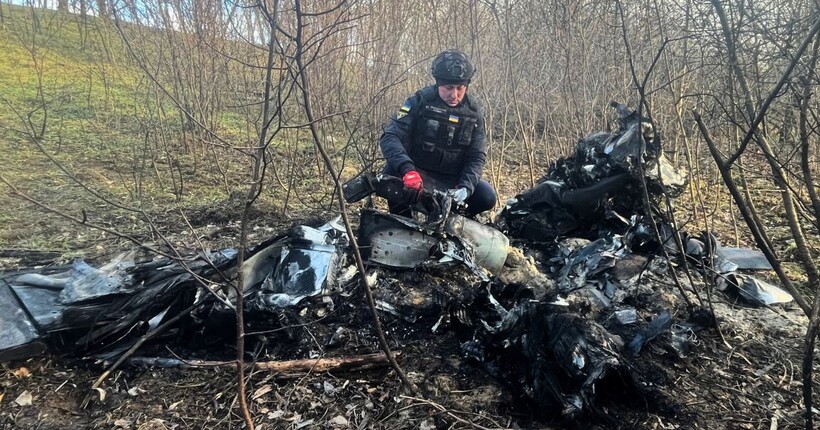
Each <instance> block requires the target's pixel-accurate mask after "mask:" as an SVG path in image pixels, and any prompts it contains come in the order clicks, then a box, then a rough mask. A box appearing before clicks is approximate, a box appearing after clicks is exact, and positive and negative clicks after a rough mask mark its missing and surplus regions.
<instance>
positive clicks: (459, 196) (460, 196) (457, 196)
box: [447, 188, 470, 203]
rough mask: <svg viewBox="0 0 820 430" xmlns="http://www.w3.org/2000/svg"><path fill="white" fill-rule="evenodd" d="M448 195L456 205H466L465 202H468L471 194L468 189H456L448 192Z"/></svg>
mask: <svg viewBox="0 0 820 430" xmlns="http://www.w3.org/2000/svg"><path fill="white" fill-rule="evenodd" d="M447 194H448V195H449V196H450V197H451V198H452V199H453V201H454V202H456V203H464V200H467V197H470V192H469V191H467V189H466V188H456V189H453V190H447Z"/></svg>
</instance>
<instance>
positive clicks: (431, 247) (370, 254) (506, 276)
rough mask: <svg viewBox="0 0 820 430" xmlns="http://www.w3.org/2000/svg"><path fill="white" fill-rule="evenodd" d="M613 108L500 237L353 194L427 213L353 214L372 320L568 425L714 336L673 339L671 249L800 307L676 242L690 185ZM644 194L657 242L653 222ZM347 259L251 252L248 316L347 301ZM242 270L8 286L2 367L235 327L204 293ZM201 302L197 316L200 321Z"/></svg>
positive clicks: (754, 293) (340, 250) (47, 272)
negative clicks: (453, 346)
mask: <svg viewBox="0 0 820 430" xmlns="http://www.w3.org/2000/svg"><path fill="white" fill-rule="evenodd" d="M614 107H615V108H616V112H617V114H618V116H619V120H618V127H617V129H616V130H615V131H614V132H611V133H608V132H601V133H595V134H592V135H590V136H587V137H585V138H583V139H581V140H580V141H579V143H578V145H577V147H576V150H575V153H574V154H572V155H571V156H569V157H566V158H562V159H560V160H558V161H557V162H555V163H554V164H553V165H552V166H550V169H549V172H548V174H547V175H546V176H545V177H544V178H542V179H541V180H540V181H539V182H538V184H537V185H536V186H535V187H533V188H532V189H529V190H527V191H525V192H523V193H521V194H519V195H518V196H516V197H515V198H513V199H511V200H510V201H508V202H507V204H506V205H505V207H504V208H503V209H502V210H501V211H500V212H499V213H498V215H497V217H496V220H495V223H494V224H492V225H485V224H482V223H479V222H477V221H475V220H472V219H469V218H466V217H463V216H461V215H459V214H458V213H457V212H458V208H457V207H453V202H452V200H451V199H450V198H449V197H448V196H447V195H446V194H445V193H441V192H438V191H432V192H428V191H422V192H419V191H416V190H409V189H405V188H404V187H403V184H402V181H401V180H400V179H397V178H391V177H387V176H382V175H374V174H363V175H360V176H358V177H356V178H354V179H352V180H351V181H349V182H348V183H346V184H345V186H344V193H345V199H346V200H347V201H348V202H356V201H360V200H363V199H365V198H370V196H371V195H373V194H375V195H378V196H380V197H383V198H385V199H387V200H390V201H393V202H402V203H408V204H411V206H412V207H413V208H414V210H415V211H416V212H417V213H418V214H420V216H419V217H418V218H419V219H418V220H417V219H408V218H404V217H400V216H396V215H392V214H387V213H383V212H379V211H377V210H374V209H371V208H365V209H363V210H362V212H361V219H360V223H359V228H358V236H359V237H358V242H359V245H360V248H361V250H362V253H363V257H364V258H365V259H366V260H367V261H368V262H369V263H370V264H372V265H373V266H378V267H381V269H379V270H380V271H381V275H382V276H381V277H380V279H379V280H378V282H376V283H375V286H374V294H375V296H376V303H377V307H378V308H379V309H380V310H381V311H383V312H385V313H388V314H390V315H392V316H393V317H395V318H398V319H401V320H403V321H404V322H406V323H408V324H416V325H417V324H430V325H429V327H430V328H431V329H432V330H433V331H434V332H441V331H443V330H446V329H447V328H448V327H449V328H452V329H453V330H456V331H458V333H459V338H460V339H462V343H461V352H462V354H463V356H464V357H465V359H467V360H470V361H472V362H475V363H477V364H478V365H480V366H482V367H483V368H484V369H485V370H487V371H488V372H489V373H490V374H492V375H493V376H495V377H497V378H498V380H499V381H500V382H501V383H502V384H507V385H508V386H509V387H510V388H511V389H512V390H515V391H516V392H518V393H519V394H520V395H522V396H523V397H525V398H528V399H529V400H530V401H532V402H533V403H534V404H535V405H538V406H539V407H541V408H542V410H552V411H560V413H559V415H563V416H565V417H569V418H572V417H575V416H578V415H579V414H582V413H585V412H588V411H594V410H595V396H596V385H600V384H602V383H603V381H605V380H608V379H609V380H617V381H619V382H618V383H619V384H627V385H629V384H630V383H629V381H633V380H634V378H632V377H631V376H630V370H629V369H630V367H629V366H628V365H626V364H627V363H628V362H629V361H630V360H635V359H636V358H637V357H638V355H639V354H640V351H641V349H642V348H643V347H644V346H645V345H646V344H647V343H648V342H653V341H654V342H658V343H661V344H663V347H664V348H665V349H666V350H668V351H670V352H671V353H673V354H676V355H678V356H685V355H687V354H689V353H690V350H691V346H690V340H691V339H692V337H693V336H694V333H695V332H696V331H698V330H700V329H703V328H705V327H708V326H710V325H711V324H713V323H714V321H713V318H714V317H713V316H712V315H711V314H710V313H708V312H706V311H704V310H694V309H689V310H688V314H689V317H688V319H687V320H684V321H678V322H676V323H674V324H673V314H674V313H675V309H674V305H675V303H670V301H669V300H662V299H658V297H659V291H658V290H660V289H668V287H658V286H657V284H653V282H652V280H653V279H663V278H665V277H667V276H668V271H669V270H676V269H675V268H674V267H671V266H670V265H668V264H666V263H667V262H666V260H663V259H658V258H652V256H653V255H657V254H659V253H660V251H661V250H662V249H665V251H666V252H667V253H668V254H669V255H671V256H672V257H675V259H677V260H678V261H679V262H680V261H683V260H686V261H688V262H689V263H692V265H693V266H695V267H700V268H706V267H710V269H709V270H710V271H711V272H710V273H714V274H716V275H714V276H715V278H716V279H717V280H718V282H719V286H720V287H721V288H722V289H724V290H725V291H726V292H727V293H729V294H736V295H737V296H739V297H740V298H742V299H744V300H747V301H749V302H751V303H755V304H758V305H765V306H768V305H772V304H775V303H783V302H788V301H790V300H791V297H790V296H789V295H788V294H787V293H786V292H784V291H782V290H781V289H779V288H777V287H775V286H773V285H771V284H768V283H766V282H764V281H762V280H759V279H756V278H754V277H752V276H749V275H747V274H740V273H737V271H738V270H740V269H750V270H767V269H771V267H770V266H769V265H768V262H767V261H766V259H765V258H764V257H763V256H762V254H761V253H759V252H758V251H754V250H744V249H736V248H724V247H721V246H719V244H718V243H717V240H716V239H715V238H714V237H695V236H690V235H688V234H686V233H678V232H676V231H675V229H674V228H673V227H672V225H671V223H670V222H669V221H668V219H666V217H664V216H663V215H662V212H661V211H660V210H659V208H658V207H657V205H656V204H655V203H654V201H655V200H659V199H660V198H661V197H662V196H663V195H664V193H667V194H669V195H673V196H674V195H676V194H678V193H680V191H681V190H682V189H683V188H684V186H685V177H684V175H682V174H681V173H680V172H679V171H678V170H677V169H676V168H675V167H674V166H672V164H671V163H670V162H669V161H668V160H667V159H666V158H665V156H664V155H663V153H662V151H661V148H660V139H659V137H658V136H657V135H656V134H655V129H654V126H653V125H652V124H651V122H649V121H648V120H646V119H645V118H641V117H640V116H639V114H638V113H636V112H632V111H630V110H629V109H627V108H625V107H624V106H622V105H614ZM644 179H645V182H644ZM642 182H643V183H644V184H645V187H646V191H647V193H648V195H649V197H650V199H649V202H648V203H649V204H650V205H651V206H653V207H652V208H651V212H652V214H653V217H655V218H656V219H655V224H656V225H657V230H655V227H653V226H652V225H651V224H652V223H651V221H650V220H647V219H646V212H645V211H644V209H643V208H644V206H645V202H644V200H643V197H642V196H643V193H642V188H641V183H642ZM656 231H657V234H655V232H656ZM676 234H680V240H675V235H676ZM511 241H512V243H513V245H511ZM679 244H680V245H679ZM348 245H349V240H348V237H347V236H346V234H345V230H344V228H342V227H341V226H340V225H339V224H338V220H336V221H331V222H328V223H327V224H325V225H323V226H320V227H310V226H298V227H295V228H293V229H291V230H290V231H289V232H287V233H286V234H282V235H279V236H277V237H274V238H271V239H269V240H267V241H265V242H263V243H261V244H259V245H257V246H255V247H253V248H252V249H250V250H249V252H248V255H249V257H248V258H247V260H246V262H245V264H244V265H243V266H242V269H241V270H242V271H243V275H244V276H243V279H244V285H243V297H244V303H245V312H246V313H247V314H248V315H253V314H254V313H259V314H262V315H269V314H270V313H276V312H283V311H284V310H285V309H288V308H293V307H295V306H300V305H301V306H304V305H305V303H307V304H308V305H309V304H310V303H311V301H310V300H306V299H309V298H311V297H318V296H324V297H326V296H332V294H334V293H340V292H343V291H344V290H345V289H346V287H348V286H350V285H352V284H353V281H354V280H355V279H356V278H357V277H358V275H359V274H358V273H357V272H356V269H355V266H354V265H352V264H350V256H349V254H348V252H347V248H348ZM681 245H682V248H683V249H681ZM525 251H526V254H529V255H528V256H525ZM236 265H237V260H236V251H235V250H232V249H226V250H222V251H219V252H201V253H199V254H197V255H193V256H190V257H188V258H186V259H183V260H170V259H167V258H156V259H153V260H151V261H147V262H141V263H137V262H135V253H134V252H131V253H127V254H123V255H121V256H119V257H117V258H116V259H114V260H113V261H111V262H110V263H108V264H106V265H104V266H102V267H99V268H94V267H91V266H89V265H88V264H86V263H85V262H83V261H82V260H78V261H75V262H74V263H73V264H71V265H70V266H69V267H62V268H48V269H33V270H21V271H17V272H14V273H11V272H7V273H5V274H4V275H3V276H2V278H0V361H9V360H15V359H21V358H27V357H31V356H36V355H40V354H44V353H47V352H51V353H60V354H71V355H75V356H82V357H91V358H95V359H103V360H111V359H113V358H115V357H118V356H119V355H121V354H122V353H123V352H124V351H126V350H127V349H128V348H129V347H130V346H132V345H133V344H134V343H136V341H137V340H138V339H139V337H140V336H141V335H142V334H144V333H146V332H147V331H149V330H151V329H153V328H155V327H157V326H158V325H159V324H161V323H162V322H164V321H167V320H169V319H171V318H173V317H175V316H177V315H178V314H180V313H181V312H190V314H191V315H190V321H189V324H202V325H206V324H207V320H208V318H211V317H213V315H219V314H223V315H224V314H226V313H230V312H232V304H231V301H232V300H236V298H235V297H231V296H230V294H225V293H224V292H223V291H221V290H217V289H210V290H209V291H206V287H203V286H202V285H203V283H202V282H201V281H202V280H206V283H210V284H211V285H220V284H222V285H224V281H225V280H232V279H235V278H236V275H237V267H236ZM454 266H455V267H464V268H466V270H467V271H468V273H471V274H472V275H473V277H474V278H475V282H469V280H465V279H467V278H465V277H461V278H460V279H461V280H462V283H461V284H459V283H457V282H440V283H434V284H433V285H432V286H418V285H404V286H400V285H399V286H397V282H396V279H395V278H392V277H391V274H396V273H400V272H402V269H405V270H404V271H405V272H406V269H417V270H416V271H421V272H426V273H430V274H432V275H435V273H436V272H437V271H440V269H441V268H451V267H454ZM704 270H705V269H704ZM465 282H467V283H468V284H469V285H465V284H464V283H465ZM413 290H417V291H416V292H415V293H413ZM667 296H668V295H667ZM638 297H651V299H644V300H643V301H641V300H638V299H637V298H638ZM687 301H688V300H687ZM192 304H199V305H200V306H198V307H196V310H194V311H191V310H190V309H191V306H192ZM427 315H434V316H435V317H434V318H431V319H428V318H426V316H427ZM433 321H435V323H434V324H432V323H433ZM612 375H619V377H617V378H610V376H612ZM632 385H633V387H632V388H634V389H636V390H639V389H638V388H637V387H636V386H635V385H636V384H632Z"/></svg>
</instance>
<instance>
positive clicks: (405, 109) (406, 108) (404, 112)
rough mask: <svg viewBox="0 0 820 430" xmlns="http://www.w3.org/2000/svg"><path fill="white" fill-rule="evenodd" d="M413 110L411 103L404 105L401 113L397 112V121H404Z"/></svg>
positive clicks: (400, 110) (400, 109)
mask: <svg viewBox="0 0 820 430" xmlns="http://www.w3.org/2000/svg"><path fill="white" fill-rule="evenodd" d="M411 108H412V106H410V104H409V103H405V104H403V105H402V107H401V108H399V111H398V112H396V119H402V118H404V117H405V116H407V114H408V113H410V109H411Z"/></svg>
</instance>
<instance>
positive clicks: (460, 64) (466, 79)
mask: <svg viewBox="0 0 820 430" xmlns="http://www.w3.org/2000/svg"><path fill="white" fill-rule="evenodd" d="M432 71H433V77H434V78H436V83H437V84H445V85H446V84H456V85H467V84H469V83H470V80H471V79H472V78H473V75H475V66H473V63H471V62H470V60H469V59H468V58H467V55H466V54H464V53H463V52H461V51H459V50H457V49H448V50H446V51H444V52H442V53H441V54H438V55H436V58H434V59H433V67H432Z"/></svg>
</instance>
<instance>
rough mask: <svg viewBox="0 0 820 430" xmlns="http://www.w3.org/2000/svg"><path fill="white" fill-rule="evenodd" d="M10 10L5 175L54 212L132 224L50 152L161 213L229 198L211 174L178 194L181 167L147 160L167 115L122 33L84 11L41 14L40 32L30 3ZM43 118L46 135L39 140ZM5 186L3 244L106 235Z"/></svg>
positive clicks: (5, 29) (2, 66) (97, 185)
mask: <svg viewBox="0 0 820 430" xmlns="http://www.w3.org/2000/svg"><path fill="white" fill-rule="evenodd" d="M3 7H4V8H6V9H5V10H4V12H5V18H6V19H5V21H4V22H3V23H2V25H1V26H0V46H3V49H0V106H2V108H0V154H2V156H3V160H4V167H3V169H2V170H1V172H2V175H3V177H4V178H5V179H7V180H8V181H9V182H11V183H13V184H14V185H15V186H16V187H18V188H19V189H20V190H21V191H24V192H26V193H28V194H30V195H31V196H33V197H35V198H37V199H38V200H41V201H43V202H45V203H48V204H49V205H50V206H52V207H54V208H58V209H60V210H62V211H65V212H68V213H70V214H72V215H74V216H80V213H81V212H82V211H83V210H84V211H86V213H88V214H89V217H90V219H94V220H99V221H101V222H109V223H113V224H115V225H117V226H118V227H121V228H124V229H125V230H128V229H129V228H128V227H129V226H128V224H129V223H128V221H127V220H128V219H132V218H134V216H133V214H128V213H126V212H123V211H120V210H117V209H115V208H113V207H112V206H111V205H107V204H104V203H103V202H101V200H100V199H98V198H96V197H93V196H92V195H90V194H89V193H88V192H86V191H83V190H82V189H81V187H79V186H78V185H77V184H76V183H75V182H74V181H72V180H71V179H70V178H69V177H68V176H67V175H66V174H65V173H63V172H62V171H61V170H60V169H59V168H58V167H57V166H56V165H55V163H54V162H52V161H51V160H49V158H48V157H47V156H46V155H45V154H44V151H45V152H46V153H48V154H49V155H51V156H52V157H53V158H54V159H56V160H58V161H59V162H60V163H61V164H62V165H64V166H65V167H66V168H67V169H68V170H69V171H70V172H72V173H73V174H74V175H76V176H77V177H78V178H79V179H81V180H83V182H85V183H87V184H88V185H89V186H90V187H92V188H93V189H94V190H97V191H98V192H99V193H100V194H102V195H104V196H106V197H107V198H111V199H114V200H116V201H118V202H121V203H123V204H126V205H128V206H135V207H140V208H143V209H146V210H148V211H153V210H160V209H162V208H165V207H168V205H169V204H174V203H179V204H181V205H183V206H186V205H191V204H204V203H207V202H209V201H216V200H219V199H222V198H224V193H225V191H224V187H221V186H220V181H219V180H218V179H216V178H213V177H207V175H199V177H197V176H196V175H194V176H192V177H186V182H187V183H188V184H189V185H188V186H187V187H186V188H185V190H186V192H185V193H184V194H182V195H181V196H179V198H177V196H175V195H174V193H173V181H172V180H171V173H169V172H171V171H172V170H173V169H171V168H169V165H170V164H171V163H168V160H167V159H163V157H156V156H155V155H154V156H152V157H151V159H149V160H148V161H147V162H146V161H145V157H144V156H143V155H144V154H145V151H146V150H148V149H151V150H155V148H148V147H147V146H146V143H145V142H146V141H145V139H144V134H145V130H153V127H154V125H155V124H157V121H158V120H157V119H156V117H155V115H154V116H152V115H151V113H150V112H148V111H147V110H146V107H145V106H147V105H150V103H151V102H150V98H151V97H152V96H153V95H152V93H151V92H150V90H149V87H148V85H146V83H145V81H144V78H143V76H142V74H141V73H140V72H139V71H138V70H136V69H135V68H133V67H132V66H131V65H129V62H128V61H127V60H126V59H125V55H124V48H123V47H122V45H121V43H120V42H119V37H118V35H117V34H116V32H115V30H113V29H112V28H110V26H106V25H105V23H103V22H101V21H99V20H97V19H96V18H93V17H89V18H88V21H87V22H85V23H83V22H82V20H81V18H79V17H78V16H75V15H63V14H57V13H55V12H53V11H47V10H37V13H38V15H39V20H40V31H39V32H35V31H33V30H32V28H33V22H32V19H31V15H30V12H29V11H30V10H29V9H28V8H22V7H11V8H10V9H9V6H8V5H3ZM9 10H10V13H9ZM146 100H149V101H146ZM43 122H45V132H44V133H42V135H41V136H39V139H35V138H34V135H35V134H40V127H42V124H43ZM146 124H150V125H148V126H146ZM170 128H173V125H170ZM169 138H170V139H171V140H172V141H173V140H174V139H178V136H174V135H171V136H170V137H169ZM35 141H38V142H39V143H40V146H41V148H42V150H41V148H39V147H38V146H37V145H36V144H35V143H34V142H35ZM152 153H153V154H156V153H155V152H152ZM173 162H174V163H176V164H177V165H179V166H180V169H179V170H178V172H179V171H185V170H186V169H192V163H193V162H194V161H193V160H187V159H185V156H184V155H183V156H179V157H176V158H175V159H174V160H173ZM200 170H205V169H200ZM177 174H179V173H177ZM211 176H213V175H211ZM135 178H139V180H137V179H135ZM0 187H2V188H3V191H4V192H3V193H2V194H0V247H22V248H40V249H54V248H58V249H60V248H64V247H68V246H77V243H83V242H84V241H85V240H86V239H89V238H87V237H85V236H84V235H88V234H91V235H93V236H95V237H94V238H93V239H94V241H96V240H98V239H99V238H100V237H101V235H100V233H99V232H89V231H87V230H85V229H82V228H79V227H76V226H70V225H67V224H66V223H65V221H63V220H62V219H60V218H59V217H56V216H54V215H49V214H48V213H47V212H45V211H44V210H42V209H40V208H37V207H35V206H33V205H31V204H29V203H26V202H24V201H22V200H21V199H19V198H15V197H12V196H10V195H9V194H8V193H6V192H5V191H6V187H5V186H4V185H0ZM124 219H125V220H126V222H124V223H123V222H122V221H123V220H124ZM132 227H134V228H135V229H137V230H140V229H141V228H140V227H139V226H132ZM72 243H73V244H74V245H69V244H72Z"/></svg>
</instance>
